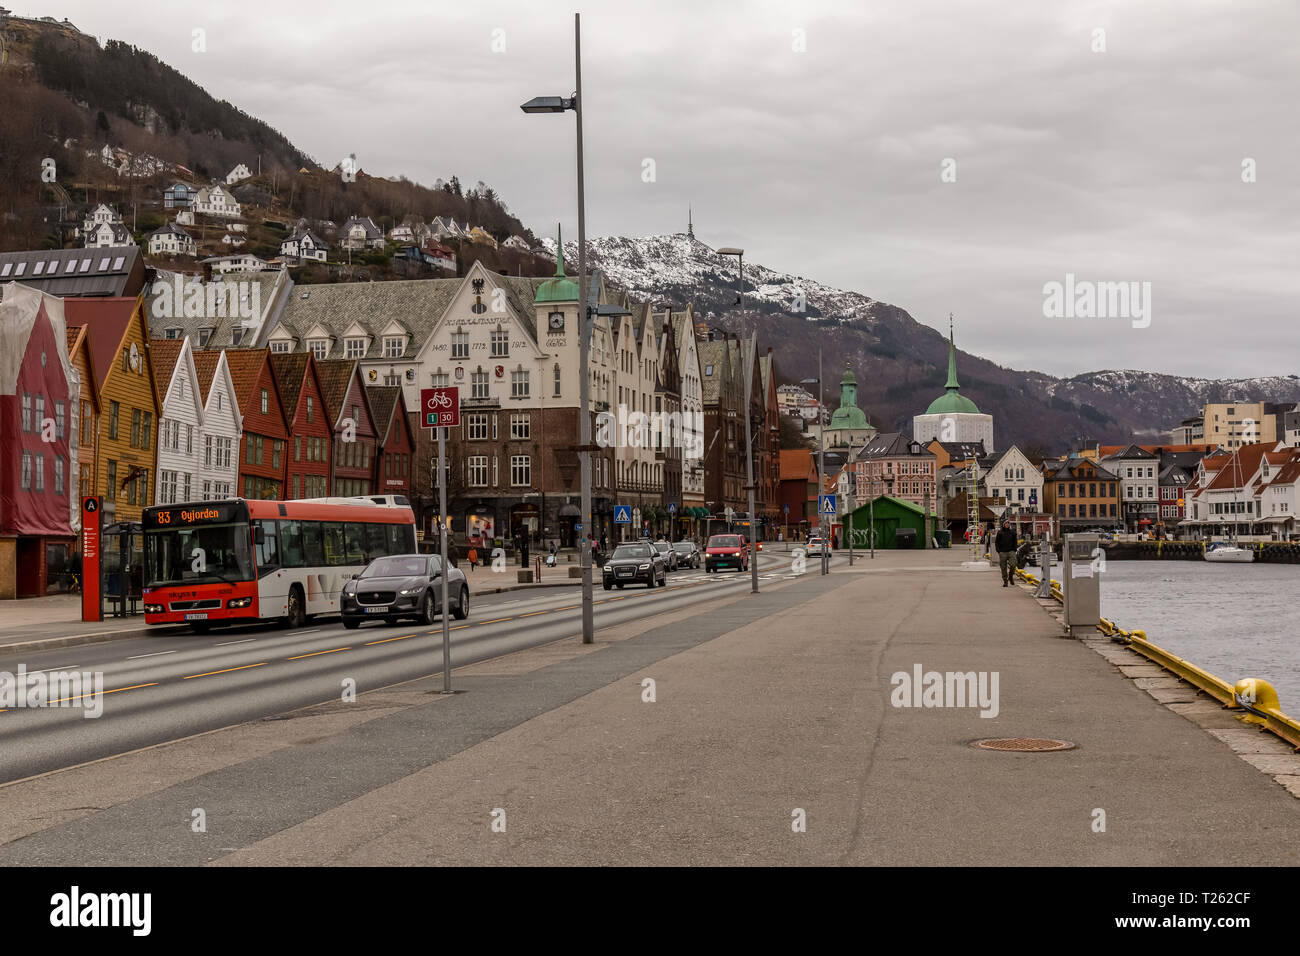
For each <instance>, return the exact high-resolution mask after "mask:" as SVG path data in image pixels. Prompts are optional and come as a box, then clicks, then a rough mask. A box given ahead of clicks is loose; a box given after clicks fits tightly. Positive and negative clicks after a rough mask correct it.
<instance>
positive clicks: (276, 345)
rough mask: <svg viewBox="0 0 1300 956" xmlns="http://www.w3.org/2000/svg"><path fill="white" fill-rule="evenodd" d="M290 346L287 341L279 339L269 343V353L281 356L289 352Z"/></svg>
mask: <svg viewBox="0 0 1300 956" xmlns="http://www.w3.org/2000/svg"><path fill="white" fill-rule="evenodd" d="M291 344H292V343H291V342H290V341H289V340H288V339H280V340H278V341H276V342H272V343H271V351H272V352H274V353H275V354H277V355H283V354H284V353H286V352H288V351H289V350H290V346H291Z"/></svg>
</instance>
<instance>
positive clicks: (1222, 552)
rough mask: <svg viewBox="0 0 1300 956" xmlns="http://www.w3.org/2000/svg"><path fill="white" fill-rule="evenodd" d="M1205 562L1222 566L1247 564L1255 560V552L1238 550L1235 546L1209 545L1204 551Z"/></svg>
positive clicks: (1247, 549) (1245, 549)
mask: <svg viewBox="0 0 1300 956" xmlns="http://www.w3.org/2000/svg"><path fill="white" fill-rule="evenodd" d="M1205 560H1206V561H1215V562H1219V563H1223V564H1249V563H1250V562H1251V561H1254V560H1255V552H1254V551H1252V550H1251V549H1249V548H1239V547H1237V546H1236V545H1235V544H1221V543H1215V544H1211V545H1210V546H1209V547H1207V548H1206V549H1205Z"/></svg>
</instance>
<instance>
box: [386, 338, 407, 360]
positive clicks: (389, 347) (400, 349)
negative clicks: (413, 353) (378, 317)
mask: <svg viewBox="0 0 1300 956" xmlns="http://www.w3.org/2000/svg"><path fill="white" fill-rule="evenodd" d="M405 354H406V336H404V335H385V336H384V358H401V357H402V356H403V355H405Z"/></svg>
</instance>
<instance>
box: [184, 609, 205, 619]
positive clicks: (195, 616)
mask: <svg viewBox="0 0 1300 956" xmlns="http://www.w3.org/2000/svg"><path fill="white" fill-rule="evenodd" d="M207 619H208V615H207V612H206V611H204V612H202V613H198V614H186V615H185V620H187V621H206V620H207Z"/></svg>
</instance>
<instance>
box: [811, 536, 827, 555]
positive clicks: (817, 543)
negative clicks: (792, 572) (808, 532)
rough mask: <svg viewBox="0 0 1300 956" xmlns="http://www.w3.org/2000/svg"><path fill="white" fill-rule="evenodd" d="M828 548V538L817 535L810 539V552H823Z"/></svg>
mask: <svg viewBox="0 0 1300 956" xmlns="http://www.w3.org/2000/svg"><path fill="white" fill-rule="evenodd" d="M825 550H826V540H825V539H824V538H820V537H818V536H817V535H813V536H812V537H811V538H809V539H808V554H818V555H819V554H821V553H822V552H823V551H825Z"/></svg>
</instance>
